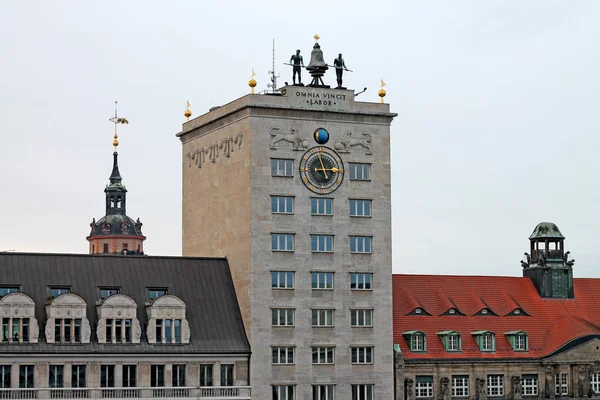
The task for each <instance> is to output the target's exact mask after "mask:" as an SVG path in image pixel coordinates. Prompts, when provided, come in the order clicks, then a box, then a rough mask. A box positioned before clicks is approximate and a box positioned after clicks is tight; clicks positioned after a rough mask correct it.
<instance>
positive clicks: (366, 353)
mask: <svg viewBox="0 0 600 400" xmlns="http://www.w3.org/2000/svg"><path fill="white" fill-rule="evenodd" d="M352 364H373V348H372V347H352Z"/></svg>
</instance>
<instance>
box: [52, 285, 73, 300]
mask: <svg viewBox="0 0 600 400" xmlns="http://www.w3.org/2000/svg"><path fill="white" fill-rule="evenodd" d="M49 292H50V299H54V298H56V297H58V296H60V295H61V294H65V293H70V292H71V288H70V287H68V286H50V288H49Z"/></svg>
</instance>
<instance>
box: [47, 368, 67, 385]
mask: <svg viewBox="0 0 600 400" xmlns="http://www.w3.org/2000/svg"><path fill="white" fill-rule="evenodd" d="M63 372H64V366H63V365H50V367H49V374H48V387H50V388H61V387H63V386H64V377H63Z"/></svg>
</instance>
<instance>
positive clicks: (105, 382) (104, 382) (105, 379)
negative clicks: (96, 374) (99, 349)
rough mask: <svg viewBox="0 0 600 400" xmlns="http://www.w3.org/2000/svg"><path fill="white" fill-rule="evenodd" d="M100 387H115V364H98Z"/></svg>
mask: <svg viewBox="0 0 600 400" xmlns="http://www.w3.org/2000/svg"><path fill="white" fill-rule="evenodd" d="M100 387H103V388H112V387H115V366H114V365H101V366H100Z"/></svg>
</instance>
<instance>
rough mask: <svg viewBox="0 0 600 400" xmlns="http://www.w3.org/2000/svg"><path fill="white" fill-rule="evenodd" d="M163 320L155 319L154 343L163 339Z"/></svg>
mask: <svg viewBox="0 0 600 400" xmlns="http://www.w3.org/2000/svg"><path fill="white" fill-rule="evenodd" d="M162 326H163V320H162V319H157V320H156V329H155V330H154V332H155V334H156V343H162V341H163V332H162Z"/></svg>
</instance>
